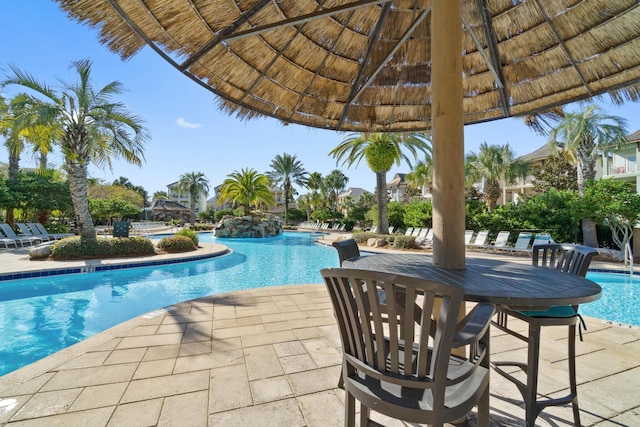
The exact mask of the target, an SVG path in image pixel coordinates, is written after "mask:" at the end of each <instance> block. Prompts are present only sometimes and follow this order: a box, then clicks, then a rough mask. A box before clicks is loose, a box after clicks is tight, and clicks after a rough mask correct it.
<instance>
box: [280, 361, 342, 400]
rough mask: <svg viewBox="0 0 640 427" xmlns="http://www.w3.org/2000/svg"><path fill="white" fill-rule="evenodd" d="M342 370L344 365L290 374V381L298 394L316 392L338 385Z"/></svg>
mask: <svg viewBox="0 0 640 427" xmlns="http://www.w3.org/2000/svg"><path fill="white" fill-rule="evenodd" d="M341 371H342V365H338V366H331V367H327V368H319V369H315V370H313V371H304V372H298V373H294V374H291V375H289V381H290V382H291V388H292V389H293V392H294V393H295V394H296V396H300V395H303V394H309V393H316V392H320V391H324V390H331V389H333V388H335V387H337V386H338V379H339V378H340V375H341Z"/></svg>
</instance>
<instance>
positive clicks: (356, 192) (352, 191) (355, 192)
mask: <svg viewBox="0 0 640 427" xmlns="http://www.w3.org/2000/svg"><path fill="white" fill-rule="evenodd" d="M364 193H369V191H367V190H365V189H364V188H360V187H349V188H347V189H346V190H344V191H343V192H342V193H340V194H338V197H349V196H351V197H360V196H362V195H363V194H364Z"/></svg>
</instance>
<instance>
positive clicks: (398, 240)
mask: <svg viewBox="0 0 640 427" xmlns="http://www.w3.org/2000/svg"><path fill="white" fill-rule="evenodd" d="M415 242H416V238H415V237H414V236H396V237H395V239H394V240H393V247H394V248H395V249H413V248H415V247H416V245H415Z"/></svg>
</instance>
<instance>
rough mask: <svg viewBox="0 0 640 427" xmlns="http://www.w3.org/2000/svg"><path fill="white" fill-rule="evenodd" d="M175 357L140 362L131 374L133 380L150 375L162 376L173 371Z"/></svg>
mask: <svg viewBox="0 0 640 427" xmlns="http://www.w3.org/2000/svg"><path fill="white" fill-rule="evenodd" d="M175 364H176V359H174V358H171V359H160V360H149V361H147V362H141V363H140V364H139V365H138V369H136V373H135V374H134V375H133V379H134V380H139V379H142V378H151V377H162V376H165V375H170V374H172V373H173V367H174V366H175Z"/></svg>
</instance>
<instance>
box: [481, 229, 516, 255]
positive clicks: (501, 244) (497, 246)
mask: <svg viewBox="0 0 640 427" xmlns="http://www.w3.org/2000/svg"><path fill="white" fill-rule="evenodd" d="M510 234H511V232H510V231H501V232H499V233H498V235H497V236H496V240H495V241H494V242H493V244H492V245H487V246H485V247H484V248H485V249H489V250H501V249H504V248H507V247H509V246H508V244H509V235H510Z"/></svg>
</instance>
